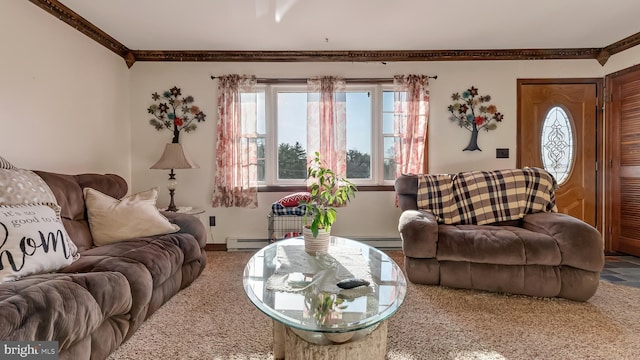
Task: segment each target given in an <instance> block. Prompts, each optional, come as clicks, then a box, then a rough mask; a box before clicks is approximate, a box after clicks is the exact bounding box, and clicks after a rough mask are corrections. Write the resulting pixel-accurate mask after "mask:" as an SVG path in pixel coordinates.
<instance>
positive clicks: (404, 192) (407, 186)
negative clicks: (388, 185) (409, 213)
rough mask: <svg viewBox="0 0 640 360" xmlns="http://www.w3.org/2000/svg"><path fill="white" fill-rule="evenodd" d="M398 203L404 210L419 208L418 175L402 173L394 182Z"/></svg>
mask: <svg viewBox="0 0 640 360" xmlns="http://www.w3.org/2000/svg"><path fill="white" fill-rule="evenodd" d="M394 188H395V190H396V195H397V196H398V205H399V206H400V209H401V210H402V211H405V210H418V176H417V175H400V177H398V178H397V179H396V181H395V183H394Z"/></svg>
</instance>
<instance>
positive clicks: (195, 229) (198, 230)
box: [162, 211, 207, 249]
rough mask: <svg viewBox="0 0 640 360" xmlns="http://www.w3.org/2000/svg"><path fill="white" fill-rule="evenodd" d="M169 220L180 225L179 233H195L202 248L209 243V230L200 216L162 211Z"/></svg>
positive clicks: (194, 235)
mask: <svg viewBox="0 0 640 360" xmlns="http://www.w3.org/2000/svg"><path fill="white" fill-rule="evenodd" d="M162 215H164V216H165V217H166V218H167V219H169V221H170V222H171V223H173V224H176V225H178V226H179V227H180V231H178V233H187V234H191V235H193V237H195V238H196V240H198V244H200V248H201V249H203V248H204V247H205V245H206V244H207V230H206V229H205V227H204V224H202V221H200V219H198V217H196V216H193V215H189V214H183V213H178V212H173V211H162Z"/></svg>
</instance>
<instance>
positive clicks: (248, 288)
mask: <svg viewBox="0 0 640 360" xmlns="http://www.w3.org/2000/svg"><path fill="white" fill-rule="evenodd" d="M348 279H358V280H365V282H364V283H363V284H362V285H360V286H356V287H353V288H350V289H344V288H341V287H339V286H337V283H338V282H340V281H341V280H348ZM243 284H244V289H245V292H246V293H247V296H248V297H249V299H250V300H251V302H252V303H253V304H254V305H255V306H256V307H257V308H258V309H260V310H261V311H262V312H264V313H265V314H266V315H268V316H269V317H270V318H272V319H273V335H274V347H273V351H274V359H282V358H289V359H302V358H313V359H317V358H327V359H384V358H385V355H386V345H387V324H386V320H387V319H388V318H389V317H390V316H391V315H392V314H393V313H395V312H396V310H398V308H399V307H400V305H401V304H402V302H403V300H404V297H405V294H406V291H407V283H406V279H405V276H404V273H403V272H402V269H401V268H400V267H399V266H398V264H396V263H395V262H394V261H393V260H392V259H391V258H390V257H389V256H388V255H386V254H385V253H383V252H382V251H380V250H378V249H376V248H373V247H371V246H369V245H366V244H363V243H361V242H358V241H354V240H350V239H345V238H340V237H331V244H330V245H329V252H328V254H318V255H315V256H313V255H309V254H307V253H306V252H305V251H304V240H303V239H302V238H293V239H286V240H282V241H277V242H275V243H273V244H270V245H268V246H266V247H264V248H263V249H261V250H259V251H258V252H257V253H256V254H254V255H253V256H252V257H251V259H250V260H249V262H248V263H247V265H246V266H245V269H244V275H243ZM356 285H357V283H356Z"/></svg>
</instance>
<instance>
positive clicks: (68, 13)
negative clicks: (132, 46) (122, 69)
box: [29, 0, 135, 67]
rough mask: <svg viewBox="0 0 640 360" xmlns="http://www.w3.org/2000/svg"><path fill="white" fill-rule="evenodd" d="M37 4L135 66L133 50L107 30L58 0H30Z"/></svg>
mask: <svg viewBox="0 0 640 360" xmlns="http://www.w3.org/2000/svg"><path fill="white" fill-rule="evenodd" d="M29 1H31V2H32V3H34V4H35V5H37V6H39V7H40V8H41V9H43V10H44V11H46V12H48V13H49V14H51V15H53V16H55V17H56V18H58V19H59V20H60V21H64V22H65V23H67V24H68V25H69V26H71V27H72V28H74V29H76V30H78V31H80V32H81V33H83V34H85V35H87V36H88V37H90V38H91V39H93V40H94V41H96V42H97V43H98V44H100V45H102V46H104V47H106V48H107V49H109V50H111V51H113V52H114V53H116V54H118V55H119V56H120V57H122V58H123V59H124V60H125V62H126V63H127V66H129V67H131V66H133V63H134V62H135V59H132V58H131V57H132V54H131V50H129V49H128V48H127V47H126V46H124V45H123V44H122V43H120V42H119V41H118V40H116V39H114V38H113V37H111V35H109V34H107V33H106V32H104V31H102V30H100V29H99V28H98V27H97V26H95V25H93V24H92V23H90V22H89V21H87V19H85V18H83V17H82V16H80V15H78V14H77V13H76V12H74V11H73V10H71V9H69V8H68V7H66V6H64V5H62V4H61V3H60V2H59V1H57V0H29Z"/></svg>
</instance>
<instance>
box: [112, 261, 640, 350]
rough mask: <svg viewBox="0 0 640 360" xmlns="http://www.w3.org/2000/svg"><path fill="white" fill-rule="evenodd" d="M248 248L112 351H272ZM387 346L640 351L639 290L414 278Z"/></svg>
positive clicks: (212, 269)
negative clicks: (557, 294)
mask: <svg viewBox="0 0 640 360" xmlns="http://www.w3.org/2000/svg"><path fill="white" fill-rule="evenodd" d="M389 253H390V254H391V255H392V256H393V257H394V259H396V261H398V263H399V264H401V265H402V262H401V261H402V260H401V259H402V257H401V252H399V251H391V252H389ZM250 256H251V253H247V252H231V253H226V252H210V253H209V254H208V260H209V263H208V264H207V268H206V269H205V271H204V273H203V274H202V275H201V276H200V277H199V278H198V279H197V280H196V281H195V282H194V283H193V284H192V285H191V286H190V287H189V288H187V289H185V290H183V291H182V292H180V293H179V294H177V295H176V296H175V297H173V298H172V299H171V300H170V301H169V302H168V303H167V304H165V305H164V306H163V307H162V308H160V309H159V310H158V311H157V312H156V313H155V314H154V315H153V316H152V317H151V318H150V319H148V320H147V321H146V322H145V323H144V324H143V325H142V327H141V328H140V329H139V330H138V331H137V332H136V333H135V334H134V336H133V337H132V338H131V339H130V340H129V341H128V342H126V343H125V344H123V345H122V346H121V347H120V348H119V349H118V350H116V352H114V353H113V354H112V355H111V357H110V358H109V359H111V360H116V359H136V360H137V359H141V360H145V359H153V360H160V359H242V360H248V359H272V358H273V356H272V353H271V341H272V338H271V322H270V320H269V319H268V317H267V316H266V315H264V314H263V313H261V312H260V311H259V310H257V309H256V308H255V307H254V306H253V304H251V303H250V302H249V300H248V299H247V297H246V295H245V294H244V290H243V288H242V270H243V268H244V264H245V263H246V261H247V260H248V258H249V257H250ZM387 350H388V356H387V357H388V359H393V360H395V359H407V360H409V359H410V360H414V359H416V360H417V359H421V360H422V359H492V360H493V359H563V360H566V359H616V360H619V359H639V358H640V289H636V288H631V287H624V286H620V285H612V284H609V283H604V282H602V283H601V284H600V288H599V290H598V292H597V293H596V295H595V296H594V297H593V298H591V300H590V301H589V302H587V303H577V302H572V301H568V300H561V299H538V298H530V297H523V296H504V295H499V294H491V293H483V292H476V291H468V290H455V289H446V288H441V287H433V286H425V285H413V284H409V288H408V290H407V297H406V299H405V301H404V304H403V305H402V307H401V308H400V310H398V312H397V313H396V314H394V315H393V316H392V317H391V318H390V320H389V344H388V348H387Z"/></svg>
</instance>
